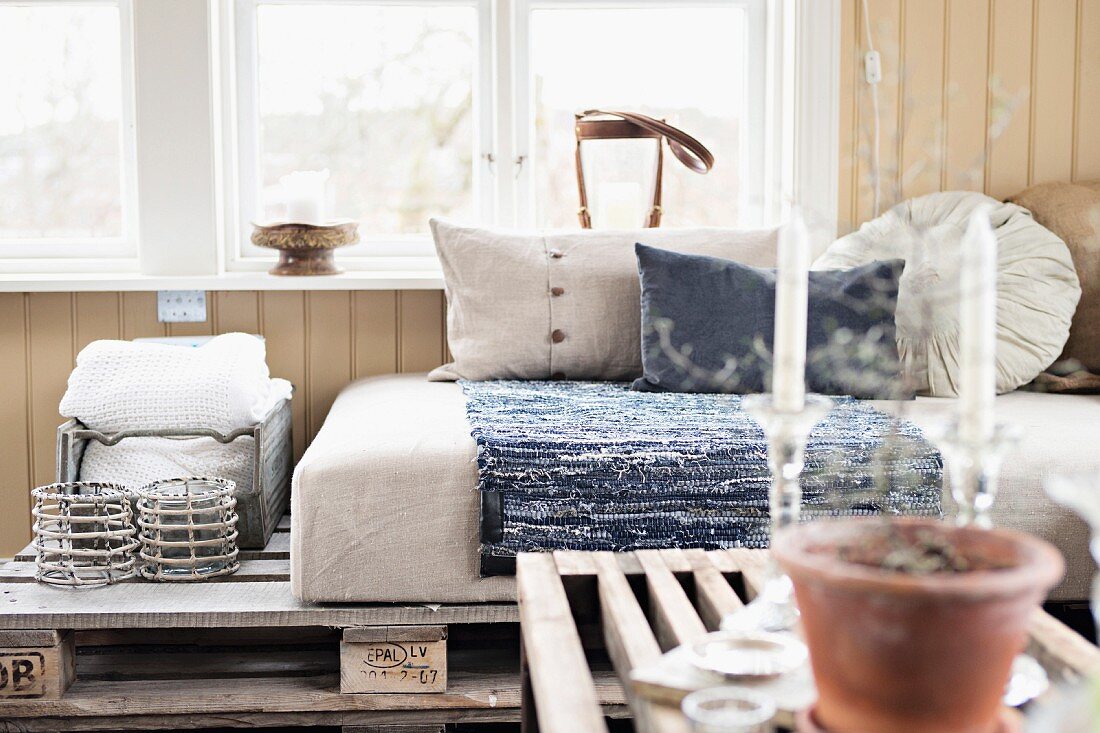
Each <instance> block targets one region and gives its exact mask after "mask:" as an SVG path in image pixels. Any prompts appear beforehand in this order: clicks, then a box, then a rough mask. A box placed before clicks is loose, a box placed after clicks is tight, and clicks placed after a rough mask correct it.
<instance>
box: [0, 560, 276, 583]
mask: <svg viewBox="0 0 1100 733" xmlns="http://www.w3.org/2000/svg"><path fill="white" fill-rule="evenodd" d="M34 573H35V565H34V562H33V561H32V562H11V563H6V564H4V565H2V566H0V583H33V582H34ZM285 580H290V560H288V559H287V560H243V561H242V562H241V569H240V570H238V571H237V572H235V573H233V574H232V575H221V576H218V577H216V578H210V579H209V580H205V581H203V582H204V583H272V582H279V581H285ZM122 582H123V583H147V582H148V581H146V580H143V579H141V578H130V579H129V580H124V581H122Z"/></svg>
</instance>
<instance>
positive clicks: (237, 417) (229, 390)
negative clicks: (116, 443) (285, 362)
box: [60, 333, 291, 460]
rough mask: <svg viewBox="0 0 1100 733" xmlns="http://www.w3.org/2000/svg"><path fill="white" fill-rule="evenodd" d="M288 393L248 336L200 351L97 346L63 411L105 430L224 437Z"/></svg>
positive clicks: (223, 339) (226, 338)
mask: <svg viewBox="0 0 1100 733" xmlns="http://www.w3.org/2000/svg"><path fill="white" fill-rule="evenodd" d="M290 392H291V386H290V383H289V382H287V381H286V380H283V379H272V378H271V377H270V375H269V372H268V369H267V362H266V361H265V348H264V342H263V341H261V340H260V339H258V338H256V337H254V336H249V335H248V334H244V333H228V334H224V335H221V336H217V337H215V338H213V339H211V340H210V341H208V342H207V343H205V344H203V345H202V346H199V347H197V348H185V347H180V346H172V345H168V344H157V343H135V342H132V341H94V342H92V343H91V344H89V345H88V346H86V347H85V348H84V350H83V351H81V352H80V354H79V355H78V356H77V358H76V369H74V370H73V372H72V374H71V375H69V388H68V390H67V391H66V392H65V396H64V397H63V398H62V399H61V406H60V411H61V414H62V415H65V416H67V417H75V418H77V419H78V420H80V421H81V422H82V423H84V424H85V425H86V426H88V427H89V428H91V429H93V430H101V431H107V432H114V431H118V430H141V429H159V428H175V429H180V428H213V429H215V430H218V431H220V432H229V431H231V430H234V429H236V428H242V427H247V426H249V425H253V424H255V423H257V422H259V421H260V420H261V419H262V418H263V417H264V415H266V414H267V413H268V411H269V410H270V409H271V407H272V406H274V405H275V404H276V403H277V402H278V401H279V400H281V399H284V398H285V397H288V396H289V395H290ZM124 442H125V441H124ZM100 447H102V446H100ZM85 460H87V459H86V458H85Z"/></svg>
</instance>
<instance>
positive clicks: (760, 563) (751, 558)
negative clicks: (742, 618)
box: [726, 549, 769, 598]
mask: <svg viewBox="0 0 1100 733" xmlns="http://www.w3.org/2000/svg"><path fill="white" fill-rule="evenodd" d="M726 553H727V554H728V555H729V557H730V558H731V559H732V560H733V563H734V565H736V567H737V571H738V572H739V573H741V576H742V577H743V578H744V581H745V589H746V590H747V591H748V592H749V597H750V598H751V597H753V596H755V595H756V594H757V593H759V592H760V590H761V589H762V588H763V587H764V581H765V580H766V579H767V577H768V575H767V573H768V562H769V560H768V551H767V550H744V549H735V550H726Z"/></svg>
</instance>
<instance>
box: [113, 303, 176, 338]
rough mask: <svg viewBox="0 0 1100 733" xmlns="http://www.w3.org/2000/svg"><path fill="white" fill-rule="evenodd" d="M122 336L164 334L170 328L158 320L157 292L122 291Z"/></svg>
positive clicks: (138, 336) (134, 336)
mask: <svg viewBox="0 0 1100 733" xmlns="http://www.w3.org/2000/svg"><path fill="white" fill-rule="evenodd" d="M121 295H122V338H124V339H136V338H143V337H146V336H164V335H166V334H167V333H168V330H167V329H166V328H165V327H164V324H163V323H161V322H160V321H158V320H157V294H156V293H122V294H121Z"/></svg>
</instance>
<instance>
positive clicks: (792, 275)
mask: <svg viewBox="0 0 1100 733" xmlns="http://www.w3.org/2000/svg"><path fill="white" fill-rule="evenodd" d="M777 260H778V265H779V267H778V268H777V270H776V276H775V338H774V343H773V346H772V353H773V363H772V404H773V406H774V407H775V409H777V410H781V411H783V412H800V411H801V410H802V409H803V407H804V406H805V402H806V318H807V313H806V311H807V308H808V306H809V286H810V283H809V277H810V237H809V234H808V233H807V231H806V224H805V222H803V221H802V216H801V214H800V213H799V212H798V211H797V210H795V211H794V212H793V213H792V216H791V221H790V223H789V224H787V225H786V226H785V227H783V228H782V229H780V231H779V253H778V258H777Z"/></svg>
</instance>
